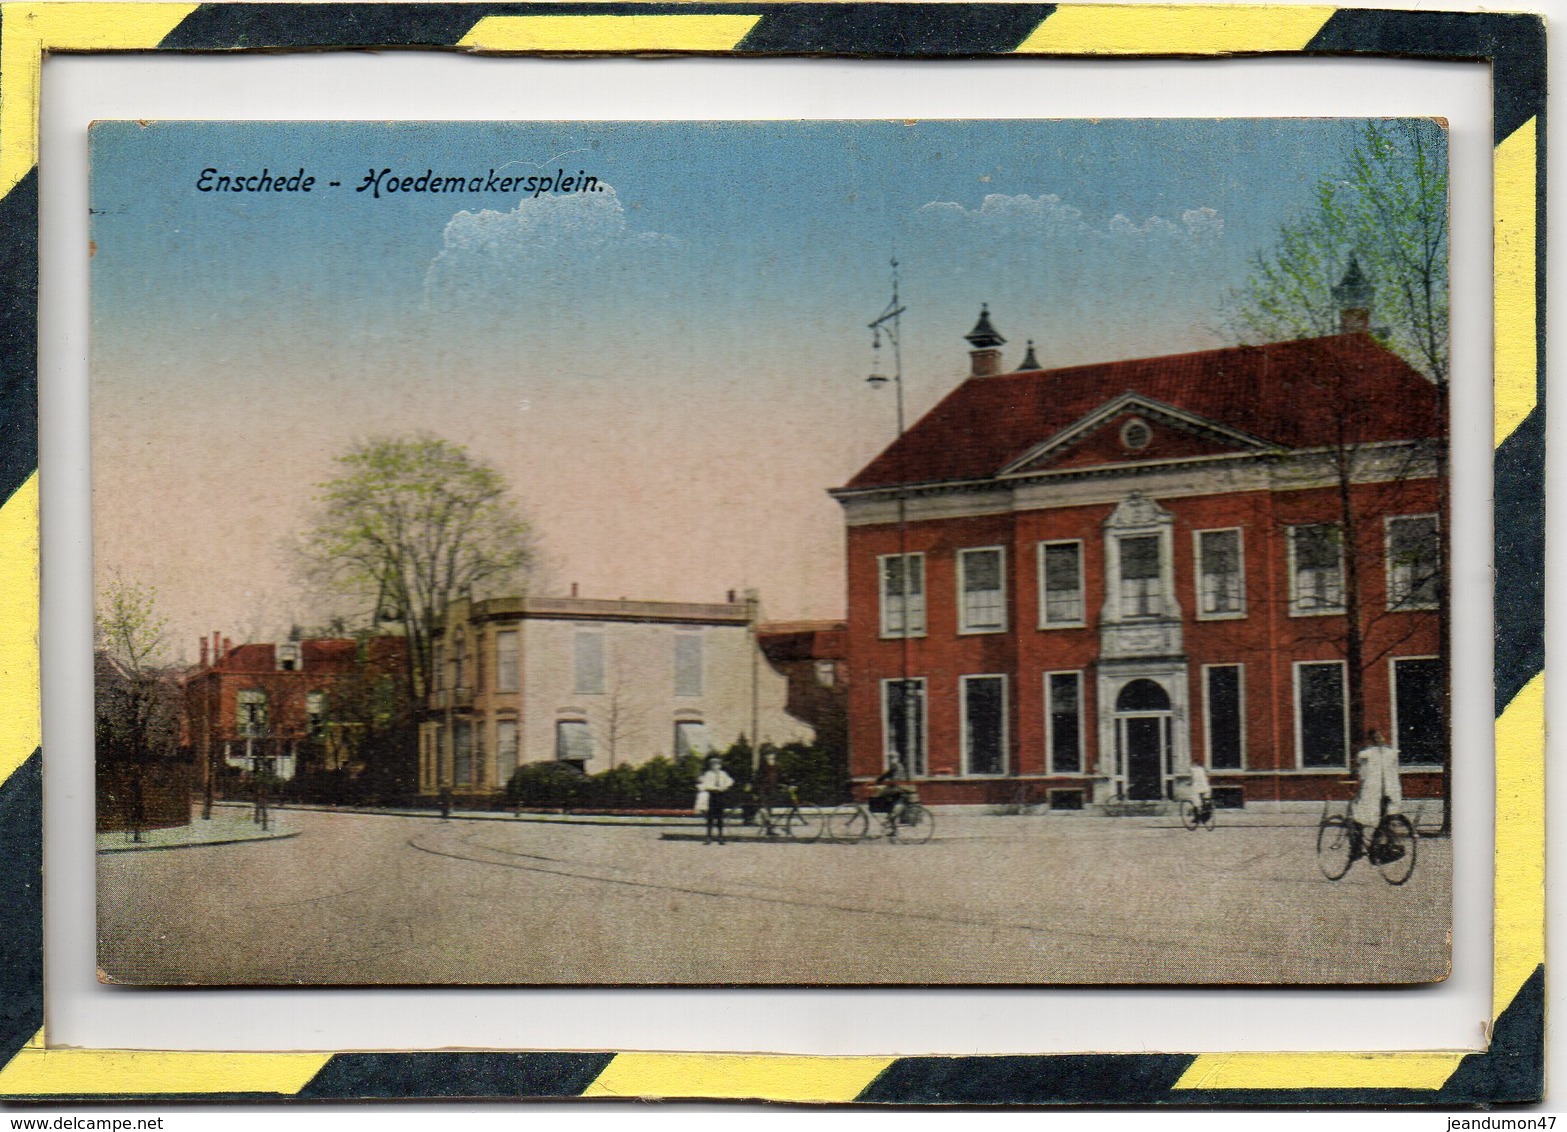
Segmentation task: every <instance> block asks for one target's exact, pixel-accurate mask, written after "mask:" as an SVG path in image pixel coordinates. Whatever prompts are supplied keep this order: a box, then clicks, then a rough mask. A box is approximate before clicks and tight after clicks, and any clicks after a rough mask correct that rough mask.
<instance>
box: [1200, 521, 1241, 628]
mask: <svg viewBox="0 0 1567 1132" xmlns="http://www.w3.org/2000/svg"><path fill="white" fill-rule="evenodd" d="M1243 593H1244V588H1243V582H1242V578H1241V533H1240V531H1239V530H1228V531H1198V532H1197V611H1198V616H1200V617H1224V616H1234V615H1236V614H1239V613H1241V612H1242V611H1243V610H1244V609H1245V604H1244V597H1243V596H1242V595H1243Z"/></svg>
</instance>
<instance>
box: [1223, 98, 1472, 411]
mask: <svg viewBox="0 0 1567 1132" xmlns="http://www.w3.org/2000/svg"><path fill="white" fill-rule="evenodd" d="M1447 192H1448V183H1447V148H1446V140H1445V136H1444V134H1443V131H1442V130H1441V128H1440V127H1439V126H1438V125H1437V124H1436V123H1434V122H1428V121H1395V122H1369V123H1367V125H1366V127H1365V130H1364V132H1363V134H1362V135H1361V138H1360V142H1359V144H1358V145H1356V146H1355V148H1354V149H1353V150H1352V151H1351V152H1350V154H1349V155H1348V157H1347V158H1346V160H1345V164H1344V167H1343V168H1342V169H1341V170H1340V171H1339V172H1338V173H1337V174H1336V175H1334V176H1330V177H1324V178H1322V179H1321V180H1320V181H1318V182H1317V184H1316V186H1315V190H1314V196H1313V202H1312V205H1311V207H1310V208H1308V209H1306V210H1305V211H1303V212H1302V213H1301V214H1299V215H1298V216H1296V217H1294V218H1293V219H1291V220H1290V221H1288V222H1286V223H1285V224H1284V225H1283V226H1282V227H1281V228H1280V230H1279V235H1278V238H1277V240H1276V241H1275V243H1274V245H1273V247H1272V248H1270V249H1268V250H1267V251H1264V252H1260V253H1259V254H1258V255H1257V256H1256V257H1255V259H1254V261H1253V263H1252V269H1251V274H1250V276H1249V277H1248V278H1247V280H1246V282H1245V283H1244V284H1243V285H1242V286H1241V287H1240V288H1239V289H1237V290H1236V291H1235V292H1233V293H1232V294H1231V295H1230V296H1229V298H1228V301H1227V303H1226V308H1227V311H1226V313H1227V321H1228V324H1229V331H1230V334H1231V335H1232V336H1233V337H1234V338H1235V339H1236V340H1237V341H1240V342H1246V343H1258V342H1279V341H1286V340H1289V339H1294V338H1311V337H1317V336H1320V335H1326V334H1337V333H1338V331H1339V312H1340V309H1341V304H1340V303H1339V301H1338V300H1337V299H1336V298H1335V297H1334V289H1335V284H1337V283H1339V282H1340V280H1341V279H1342V278H1343V277H1344V275H1345V273H1346V272H1347V271H1348V270H1349V267H1350V263H1351V260H1354V261H1355V262H1356V263H1357V264H1358V266H1359V268H1360V270H1361V271H1363V272H1364V274H1365V279H1366V282H1367V283H1368V284H1369V285H1370V286H1371V288H1373V290H1374V293H1375V296H1376V307H1375V309H1374V310H1373V312H1372V320H1371V321H1372V323H1373V328H1374V331H1375V332H1376V333H1377V335H1378V337H1380V338H1381V339H1383V341H1384V342H1385V343H1386V345H1387V346H1388V347H1389V348H1390V349H1392V350H1393V351H1394V352H1395V353H1397V354H1399V355H1400V356H1401V357H1402V358H1404V360H1405V361H1407V362H1409V363H1410V364H1411V365H1412V366H1414V367H1415V368H1416V369H1418V370H1420V371H1421V372H1422V373H1424V374H1425V375H1426V376H1427V377H1429V378H1430V379H1431V380H1432V381H1434V382H1436V383H1437V384H1438V385H1439V386H1443V387H1445V386H1446V383H1447V380H1448V341H1449V337H1448V271H1447V260H1448V207H1447Z"/></svg>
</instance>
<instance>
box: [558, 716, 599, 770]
mask: <svg viewBox="0 0 1567 1132" xmlns="http://www.w3.org/2000/svg"><path fill="white" fill-rule="evenodd" d="M555 757H556V758H557V759H559V760H560V761H561V762H564V763H585V762H589V761H591V760H592V758H593V733H592V732H591V731H589V730H588V725H587V724H586V723H585V722H583V721H582V720H580V719H562V720H560V721H559V722H557V723H556V724H555Z"/></svg>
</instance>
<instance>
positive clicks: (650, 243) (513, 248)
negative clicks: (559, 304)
mask: <svg viewBox="0 0 1567 1132" xmlns="http://www.w3.org/2000/svg"><path fill="white" fill-rule="evenodd" d="M600 189H601V191H598V192H587V193H566V194H556V195H550V196H538V197H526V198H524V199H522V200H520V201H518V203H517V207H516V208H513V209H511V210H510V211H509V212H499V211H496V210H494V209H482V210H480V211H477V212H470V211H467V210H464V211H462V212H458V213H457V214H456V215H454V216H453V217H452V218H451V219H450V220H449V221H447V223H446V229H445V231H444V232H443V233H442V238H441V244H442V246H441V251H440V252H439V253H438V254H437V255H436V256H435V258H434V259H433V260H432V261H431V262H430V267H429V269H428V271H427V272H426V273H425V301H426V303H427V304H428V305H430V306H432V307H442V306H445V305H447V304H448V303H454V302H455V303H468V302H471V301H473V300H474V299H475V298H476V297H478V296H481V295H482V296H489V297H492V298H494V297H501V296H505V295H512V294H515V293H516V292H518V291H532V290H535V289H537V288H540V287H546V288H550V289H560V288H561V287H562V286H565V287H566V289H568V290H570V289H573V288H572V287H571V286H570V281H571V280H581V279H583V278H585V277H586V276H589V275H592V274H597V273H602V272H604V271H606V270H615V269H619V268H625V267H629V266H632V263H633V262H634V261H636V260H638V259H639V258H641V257H642V255H643V254H644V253H646V252H649V251H658V250H667V249H669V248H672V247H674V246H675V245H676V244H677V243H678V241H676V240H674V239H673V238H672V237H669V236H662V235H660V234H658V233H656V232H639V231H637V230H635V229H634V228H632V227H631V225H630V223H629V221H628V219H627V214H626V209H625V207H624V205H622V204H621V201H620V197H619V196H618V195H617V194H616V193H615V190H614V188H613V187H612V186H610V185H607V184H601V185H600Z"/></svg>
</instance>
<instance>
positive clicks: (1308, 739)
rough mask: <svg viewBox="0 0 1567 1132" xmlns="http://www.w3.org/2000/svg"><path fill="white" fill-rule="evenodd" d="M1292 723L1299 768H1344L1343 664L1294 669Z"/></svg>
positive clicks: (1346, 751) (1346, 746)
mask: <svg viewBox="0 0 1567 1132" xmlns="http://www.w3.org/2000/svg"><path fill="white" fill-rule="evenodd" d="M1295 723H1296V731H1297V733H1298V734H1299V735H1300V765H1301V766H1303V767H1341V766H1347V765H1348V758H1349V711H1348V703H1347V702H1346V700H1345V696H1344V662H1343V661H1341V660H1333V661H1328V662H1327V663H1325V664H1297V665H1296V666H1295Z"/></svg>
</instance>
